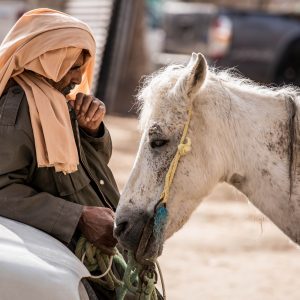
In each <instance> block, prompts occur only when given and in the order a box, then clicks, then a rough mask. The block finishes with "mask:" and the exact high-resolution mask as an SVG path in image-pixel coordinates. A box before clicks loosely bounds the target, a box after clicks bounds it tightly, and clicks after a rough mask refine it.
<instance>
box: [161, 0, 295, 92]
mask: <svg viewBox="0 0 300 300" xmlns="http://www.w3.org/2000/svg"><path fill="white" fill-rule="evenodd" d="M299 17H300V16H297V15H287V14H284V15H283V14H282V15H280V14H271V13H266V12H258V11H241V10H234V9H225V8H219V7H217V6H215V5H211V4H203V3H182V2H167V3H166V5H165V7H164V17H163V18H164V20H163V29H164V31H165V40H164V44H163V50H162V52H163V53H162V57H163V60H164V61H166V60H173V61H176V57H177V56H178V54H179V55H185V54H186V55H190V54H191V52H202V53H203V54H204V55H206V57H207V58H208V60H209V61H210V64H211V65H215V66H216V67H222V68H223V67H226V68H227V67H235V68H236V69H238V70H239V71H240V72H241V73H242V74H243V75H244V76H246V77H249V78H251V79H253V80H255V81H258V82H262V83H276V84H282V83H287V84H295V85H298V86H300V18H299ZM166 57H168V59H166ZM172 57H173V58H174V59H172ZM179 57H180V58H182V56H179Z"/></svg>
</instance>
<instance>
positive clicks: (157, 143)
mask: <svg viewBox="0 0 300 300" xmlns="http://www.w3.org/2000/svg"><path fill="white" fill-rule="evenodd" d="M167 143H168V140H153V141H151V142H150V146H151V148H159V147H162V146H164V145H166V144H167Z"/></svg>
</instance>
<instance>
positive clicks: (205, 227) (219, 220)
mask: <svg viewBox="0 0 300 300" xmlns="http://www.w3.org/2000/svg"><path fill="white" fill-rule="evenodd" d="M107 125H108V127H109V129H110V131H111V134H112V139H113V145H114V152H113V157H112V160H111V168H112V170H113V172H114V174H115V176H116V179H117V182H118V185H119V187H120V189H122V188H123V186H124V183H125V182H126V180H127V178H128V175H129V173H130V169H131V166H132V164H133V161H134V157H135V153H136V151H137V147H138V141H139V134H138V132H137V121H136V120H135V119H128V118H119V117H111V116H109V117H108V118H107ZM159 261H160V265H161V267H162V269H163V274H164V280H165V284H166V289H167V299H169V300H170V299H171V300H183V299H184V300H271V299H272V300H299V299H300V290H299V287H300V251H299V249H298V248H297V247H296V246H295V245H294V244H292V243H291V242H289V241H288V239H287V238H286V237H285V236H284V234H283V233H281V232H280V231H279V230H278V229H277V228H276V227H275V226H274V225H273V224H272V223H271V222H270V221H269V220H267V219H266V218H265V217H263V215H262V214H260V213H259V212H258V211H257V210H256V209H255V208H254V207H253V206H252V205H251V204H249V203H248V201H247V199H246V198H245V197H244V196H242V195H241V194H240V193H239V192H237V191H236V190H234V189H233V188H231V187H228V186H225V185H221V186H219V187H218V188H217V189H216V190H215V192H214V193H213V195H211V196H210V197H209V198H207V199H205V200H204V201H203V203H202V204H201V205H200V206H199V208H198V209H197V210H196V211H195V212H194V214H193V215H192V217H191V218H190V220H189V222H188V223H187V224H186V225H185V226H184V228H183V229H181V230H180V231H179V232H178V233H176V234H175V235H174V236H173V237H172V238H170V239H169V240H168V241H167V242H166V245H165V247H164V252H163V255H162V257H160V259H159Z"/></svg>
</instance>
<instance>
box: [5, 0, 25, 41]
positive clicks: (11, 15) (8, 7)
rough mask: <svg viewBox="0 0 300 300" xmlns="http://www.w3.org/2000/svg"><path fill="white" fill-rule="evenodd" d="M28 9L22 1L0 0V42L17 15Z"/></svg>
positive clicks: (17, 17) (16, 18)
mask: <svg viewBox="0 0 300 300" xmlns="http://www.w3.org/2000/svg"><path fill="white" fill-rule="evenodd" d="M28 9H29V5H28V4H26V3H25V2H24V1H14V0H10V1H0V43H1V42H2V40H3V39H4V37H5V35H6V34H7V32H8V31H9V30H10V28H11V27H12V26H13V25H14V24H15V23H16V21H17V20H18V19H19V17H20V16H21V15H22V14H23V13H24V12H25V11H27V10H28Z"/></svg>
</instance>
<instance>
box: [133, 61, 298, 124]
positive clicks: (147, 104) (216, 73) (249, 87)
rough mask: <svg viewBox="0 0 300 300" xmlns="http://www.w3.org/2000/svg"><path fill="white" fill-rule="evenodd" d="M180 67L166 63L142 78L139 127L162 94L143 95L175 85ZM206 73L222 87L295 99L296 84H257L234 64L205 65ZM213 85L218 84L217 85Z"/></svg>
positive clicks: (138, 104) (181, 69) (138, 94)
mask: <svg viewBox="0 0 300 300" xmlns="http://www.w3.org/2000/svg"><path fill="white" fill-rule="evenodd" d="M184 67H185V66H183V65H170V66H167V67H164V68H161V69H159V70H158V71H156V72H154V73H152V74H150V75H148V76H144V77H143V78H142V80H141V82H140V86H139V91H138V93H137V95H136V99H137V103H136V104H137V107H138V111H139V120H140V128H144V125H145V123H146V121H147V120H148V117H149V113H150V112H149V111H150V108H151V106H152V105H155V101H158V100H159V99H161V98H162V97H147V95H150V94H151V95H153V94H154V93H155V92H162V91H167V90H169V89H171V88H172V87H173V86H174V85H175V83H176V81H177V79H178V77H179V76H180V74H182V72H183V70H184ZM207 77H208V78H207V80H208V81H211V82H219V83H220V84H221V85H222V86H223V87H224V88H225V87H228V88H232V89H235V90H239V91H242V92H247V93H252V94H258V95H261V96H266V97H272V98H280V99H290V100H292V101H293V102H295V103H297V101H296V99H297V97H298V96H299V95H300V88H299V87H296V86H291V85H285V86H275V85H263V84H259V83H256V82H254V81H253V80H251V79H248V78H245V77H243V76H242V75H241V74H240V73H239V72H238V71H237V70H236V69H235V68H230V69H226V70H220V69H216V68H209V72H208V73H207ZM216 87H217V88H220V86H219V85H217V86H216ZM173 103H176V102H173Z"/></svg>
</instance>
